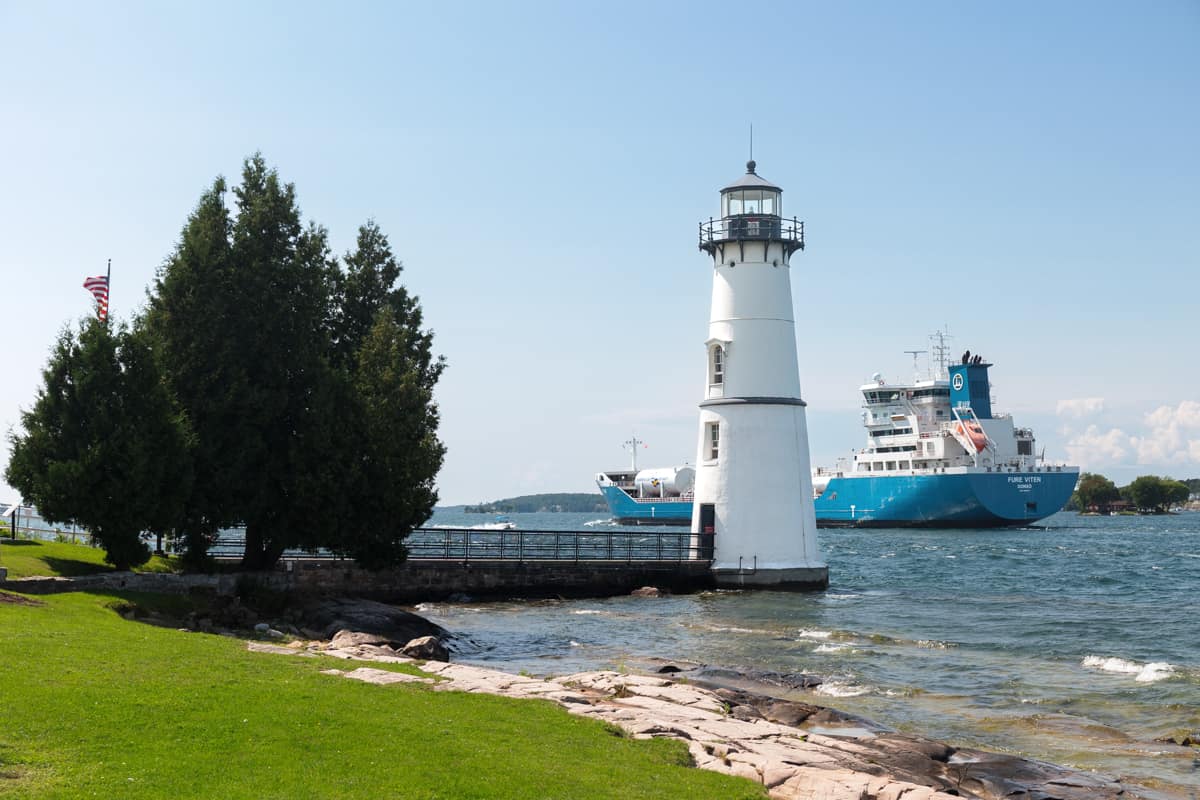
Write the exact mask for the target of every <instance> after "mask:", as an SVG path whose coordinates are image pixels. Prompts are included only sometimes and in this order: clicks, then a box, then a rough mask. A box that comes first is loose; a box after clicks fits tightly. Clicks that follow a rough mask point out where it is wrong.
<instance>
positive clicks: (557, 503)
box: [463, 492, 608, 514]
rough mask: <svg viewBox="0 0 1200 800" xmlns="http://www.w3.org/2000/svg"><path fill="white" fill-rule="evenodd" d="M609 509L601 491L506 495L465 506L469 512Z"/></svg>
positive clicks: (499, 512)
mask: <svg viewBox="0 0 1200 800" xmlns="http://www.w3.org/2000/svg"><path fill="white" fill-rule="evenodd" d="M607 510H608V503H606V502H605V500H604V495H602V494H600V493H599V492H550V493H545V494H525V495H521V496H520V497H506V498H504V499H503V500H493V501H492V502H490V503H487V502H484V501H482V500H480V501H479V503H478V504H477V505H473V506H463V511H465V512H466V513H468V514H528V513H535V512H538V511H548V512H554V511H562V512H580V513H591V512H593V511H595V512H602V511H607Z"/></svg>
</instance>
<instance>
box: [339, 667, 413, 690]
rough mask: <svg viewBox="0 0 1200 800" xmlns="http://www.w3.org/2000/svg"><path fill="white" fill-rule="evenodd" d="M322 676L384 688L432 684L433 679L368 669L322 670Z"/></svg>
mask: <svg viewBox="0 0 1200 800" xmlns="http://www.w3.org/2000/svg"><path fill="white" fill-rule="evenodd" d="M321 674H322V675H340V676H342V677H343V678H350V679H351V680H356V681H362V682H363V683H373V684H376V685H377V686H386V685H388V684H390V683H433V678H422V677H419V676H417V675H408V674H407V673H404V672H389V671H388V670H386V669H371V668H370V667H359V668H358V669H353V670H350V671H349V672H343V671H342V670H340V669H323V670H321Z"/></svg>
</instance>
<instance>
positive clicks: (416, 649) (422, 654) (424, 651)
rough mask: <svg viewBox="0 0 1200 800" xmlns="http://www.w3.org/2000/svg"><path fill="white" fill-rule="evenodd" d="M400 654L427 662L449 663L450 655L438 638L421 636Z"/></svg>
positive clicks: (403, 648) (401, 649) (402, 649)
mask: <svg viewBox="0 0 1200 800" xmlns="http://www.w3.org/2000/svg"><path fill="white" fill-rule="evenodd" d="M400 652H401V653H402V654H403V655H406V656H408V657H409V658H420V659H423V660H425V661H449V660H450V654H449V653H448V652H446V648H445V646H444V645H442V643H441V642H440V641H438V639H437V637H436V636H421V637H419V638H416V639H413V640H411V641H410V642H409V643H408V644H406V645H404V647H402V648H400Z"/></svg>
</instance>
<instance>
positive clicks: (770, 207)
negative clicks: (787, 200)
mask: <svg viewBox="0 0 1200 800" xmlns="http://www.w3.org/2000/svg"><path fill="white" fill-rule="evenodd" d="M762 213H764V214H774V215H776V216H778V215H779V213H780V211H779V195H778V194H776V193H775V192H763V204H762Z"/></svg>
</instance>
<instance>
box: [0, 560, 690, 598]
mask: <svg viewBox="0 0 1200 800" xmlns="http://www.w3.org/2000/svg"><path fill="white" fill-rule="evenodd" d="M246 579H250V580H254V581H255V582H256V583H258V585H260V586H263V587H264V588H268V589H272V590H275V591H289V592H293V593H297V594H302V595H305V594H330V595H353V596H358V597H369V598H373V599H376V600H385V601H392V602H418V601H421V600H437V599H440V598H445V597H449V596H451V595H456V594H462V595H468V596H470V597H472V598H488V597H559V596H561V597H606V596H612V595H621V594H628V593H629V592H630V591H632V590H634V589H636V588H638V587H641V586H657V587H659V588H661V589H664V590H668V591H672V592H688V591H696V590H698V589H705V588H710V587H711V586H713V577H712V574H711V573H710V572H709V569H708V564H707V562H696V563H683V564H663V563H661V562H640V563H639V562H632V563H618V564H613V563H593V564H588V563H586V562H585V563H579V564H576V563H571V562H565V563H564V562H550V561H543V562H525V563H518V562H511V561H505V562H492V563H487V562H473V563H468V564H463V563H461V562H451V561H443V562H432V561H410V562H406V563H405V564H402V565H401V566H399V567H396V568H393V569H387V570H381V571H379V572H370V571H368V570H364V569H361V568H359V567H357V566H355V565H354V564H353V562H350V561H338V560H295V561H291V560H287V561H283V562H280V564H279V565H278V566H277V567H276V568H275V569H274V570H271V571H269V572H257V573H222V574H217V575H168V574H159V573H133V572H108V573H102V574H99V575H85V576H81V577H77V578H22V579H16V580H11V581H3V582H0V589H8V590H10V591H16V592H22V593H25V594H50V593H55V592H74V591H89V590H100V591H103V590H124V591H139V592H158V593H167V594H186V593H188V592H192V591H211V592H215V593H217V594H233V593H234V592H235V590H236V588H237V585H238V582H239V581H242V580H246Z"/></svg>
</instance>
